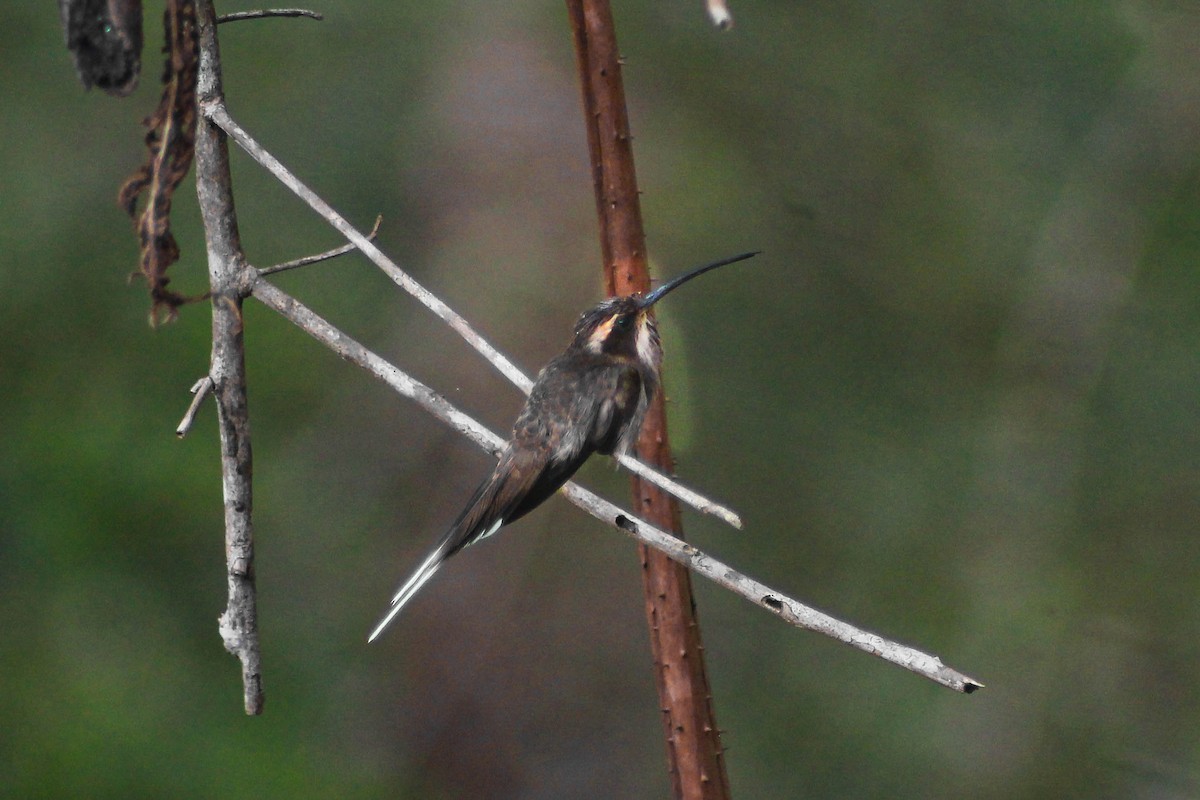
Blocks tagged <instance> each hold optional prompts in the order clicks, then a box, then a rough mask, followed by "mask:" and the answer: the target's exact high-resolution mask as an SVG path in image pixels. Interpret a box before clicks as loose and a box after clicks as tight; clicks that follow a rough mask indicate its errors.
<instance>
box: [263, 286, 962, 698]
mask: <svg viewBox="0 0 1200 800" xmlns="http://www.w3.org/2000/svg"><path fill="white" fill-rule="evenodd" d="M251 295H252V296H253V297H254V299H256V300H258V301H259V302H261V303H262V304H263V305H265V306H267V307H268V308H270V309H272V310H274V311H276V312H278V313H279V314H280V315H282V316H283V317H284V318H285V319H287V320H288V321H290V322H292V323H293V324H294V325H296V326H297V327H299V328H300V329H301V330H303V331H304V332H305V333H307V334H308V335H309V336H312V337H313V338H314V339H316V340H317V341H319V342H321V343H322V344H324V345H325V346H326V347H328V348H329V349H330V350H332V351H333V352H334V353H336V354H337V355H338V356H339V357H341V358H343V359H345V360H346V361H349V362H350V363H352V364H355V365H357V366H359V367H362V368H363V369H365V370H366V371H367V372H369V373H371V374H372V375H374V376H375V377H376V378H378V379H379V380H381V381H383V382H384V383H386V384H387V385H388V386H390V387H392V388H393V389H394V390H395V391H397V392H398V393H400V394H402V395H404V396H405V397H407V398H409V399H410V400H413V401H415V402H416V403H417V404H418V405H420V406H421V407H422V408H423V409H425V410H426V411H428V412H429V413H430V414H432V415H433V416H434V417H436V418H437V419H438V420H440V421H441V422H443V423H445V424H446V425H449V426H450V427H451V428H453V429H454V430H455V431H457V432H458V433H461V434H462V435H463V436H465V437H466V438H467V439H469V440H471V441H472V442H474V443H475V444H476V445H478V446H479V447H481V448H483V449H484V450H486V451H488V452H490V453H492V454H493V455H495V454H498V453H499V452H500V450H501V449H502V448H503V447H504V439H502V438H501V437H500V436H498V435H497V434H495V433H493V432H492V431H490V430H488V429H487V428H486V427H484V426H483V425H481V424H480V423H478V422H476V421H475V420H474V419H472V418H471V417H470V416H468V415H467V414H464V413H463V412H462V411H459V410H458V409H457V408H455V407H454V405H453V404H451V403H450V402H449V401H448V400H446V398H444V397H442V396H441V395H440V394H438V393H437V392H435V391H433V390H432V389H430V388H429V387H428V386H426V385H425V384H423V383H421V382H420V381H418V380H416V379H415V378H412V377H410V376H409V375H407V374H406V373H405V372H403V371H402V370H400V369H399V368H398V367H396V366H394V365H393V364H391V363H389V362H388V361H387V360H385V359H384V358H382V357H381V356H379V355H377V354H376V353H374V352H372V351H370V350H368V349H367V348H366V347H364V346H363V345H361V344H360V343H359V342H357V341H355V340H354V339H353V338H351V337H350V336H348V335H346V334H345V333H343V332H342V331H341V330H339V329H338V328H336V327H335V326H334V325H333V324H331V323H330V322H329V321H328V320H326V319H324V318H323V317H321V316H320V315H318V314H317V313H316V312H314V311H312V310H311V309H310V308H308V307H307V306H305V305H304V304H303V303H301V302H300V301H299V300H296V299H295V298H293V297H291V296H290V295H288V294H287V293H286V292H284V291H283V290H281V289H279V288H278V287H276V286H275V285H273V284H271V283H269V282H267V281H266V280H263V279H261V278H259V279H258V280H256V281H255V282H254V287H253V289H252V290H251ZM563 494H564V495H565V496H566V498H567V499H568V500H570V501H571V502H572V503H574V504H575V505H576V506H578V507H580V508H582V509H583V510H584V511H587V512H588V513H589V514H591V515H592V516H594V517H596V518H597V519H599V520H601V521H602V522H606V523H608V524H609V525H612V526H613V527H616V528H620V529H621V530H623V531H625V532H626V533H628V534H629V535H631V536H633V537H634V538H635V539H637V540H638V541H640V542H642V543H643V544H646V545H648V546H650V547H653V548H655V549H657V550H659V551H661V552H663V553H664V554H666V555H667V556H669V557H670V558H672V559H674V560H675V561H678V562H679V563H681V564H683V565H684V566H686V567H688V568H690V569H692V570H693V571H695V572H697V573H698V574H700V575H703V576H704V577H706V578H708V579H710V580H712V581H714V582H716V583H717V584H719V585H720V586H723V587H725V588H726V589H729V590H730V591H732V592H734V593H736V594H739V595H741V596H742V597H744V598H746V599H747V600H749V601H750V602H752V603H754V604H755V605H758V606H761V607H762V608H765V609H767V610H768V611H770V612H772V613H774V614H775V615H776V616H778V617H779V618H780V619H782V620H784V621H785V622H788V623H790V624H792V625H795V626H796V627H798V628H804V629H806V630H811V631H815V632H817V633H822V634H824V635H826V636H831V637H833V638H834V639H837V640H838V641H841V642H844V643H846V644H849V645H850V646H852V647H857V648H858V649H860V650H863V651H865V652H868V653H870V654H872V655H875V656H878V657H879V658H882V659H884V660H885V661H890V662H891V663H893V664H896V665H898V666H901V667H904V668H905V669H907V670H910V671H912V672H915V673H916V674H918V675H921V676H923V677H925V678H928V679H929V680H932V681H935V682H936V683H940V684H942V685H943V686H948V687H950V688H951V689H954V690H956V691H959V692H964V693H970V692H973V691H974V690H975V689H978V688H980V687H981V686H982V685H983V684H981V683H979V682H978V681H976V680H974V679H973V678H969V677H967V676H966V675H963V674H962V673H960V672H958V671H957V670H954V669H951V668H949V667H947V666H945V665H944V664H942V662H941V660H940V659H939V658H937V657H936V656H932V655H929V654H927V653H923V652H921V651H919V650H915V649H913V648H911V647H907V646H905V645H902V644H898V643H896V642H893V641H890V640H888V639H884V638H883V637H881V636H878V635H876V634H873V633H869V632H867V631H864V630H861V629H859V628H856V627H854V626H853V625H850V624H849V623H846V622H842V621H840V620H837V619H834V618H833V617H830V616H829V615H827V614H824V613H822V612H820V611H817V610H816V609H813V608H809V607H808V606H806V605H804V604H803V603H801V602H799V601H797V600H793V599H792V598H790V597H787V596H786V595H784V594H782V593H780V592H777V591H775V590H774V589H772V588H770V587H768V586H765V585H763V584H761V583H759V582H758V581H756V580H754V579H753V578H749V577H747V576H745V575H743V574H741V573H740V572H738V571H737V570H735V569H733V568H732V567H729V566H727V565H726V564H723V563H721V562H720V561H718V560H716V559H715V558H713V557H711V556H709V555H707V554H705V553H703V552H701V551H700V550H698V549H697V548H695V547H693V546H692V545H690V544H687V543H686V542H683V541H681V540H679V539H677V538H675V537H674V536H672V535H670V534H669V533H667V532H665V531H663V530H661V529H659V528H657V527H655V526H653V525H651V524H649V523H647V522H643V521H642V520H640V519H638V518H636V517H635V516H634V515H633V514H632V513H630V512H627V511H624V510H622V509H620V508H618V507H617V506H615V505H613V504H612V503H609V502H608V501H606V500H604V499H602V498H600V497H598V496H597V495H595V494H594V493H592V492H590V491H588V490H587V489H585V488H583V487H582V486H580V485H578V484H576V483H568V484H567V485H566V486H565V487H564V489H563Z"/></svg>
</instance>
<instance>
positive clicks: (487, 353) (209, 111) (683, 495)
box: [200, 101, 742, 528]
mask: <svg viewBox="0 0 1200 800" xmlns="http://www.w3.org/2000/svg"><path fill="white" fill-rule="evenodd" d="M200 110H201V113H202V114H203V115H204V116H205V117H207V118H208V119H210V120H212V122H213V123H214V124H216V125H217V126H218V127H220V128H221V130H223V131H225V132H226V133H227V134H228V135H229V138H231V139H233V140H234V141H235V142H237V144H238V145H239V146H240V147H241V148H242V149H243V150H245V151H246V152H247V153H248V154H249V155H250V157H251V158H253V159H254V160H255V161H257V162H258V163H259V164H261V165H262V166H263V167H264V168H265V169H266V170H267V171H268V172H270V173H271V174H272V175H274V176H275V177H276V178H277V179H278V180H279V181H280V182H281V183H282V184H283V185H284V186H287V187H288V188H289V189H291V190H292V192H294V193H295V194H296V196H297V197H299V198H300V199H301V200H303V201H304V202H305V203H307V204H308V205H309V207H310V208H312V209H313V210H314V211H316V212H317V213H318V214H319V215H321V217H322V218H324V219H325V221H326V222H328V223H329V224H330V225H332V226H333V227H334V228H336V229H337V230H338V231H340V232H341V234H342V235H343V236H345V237H346V238H347V239H349V240H350V241H351V242H353V243H354V245H355V246H356V247H358V249H359V250H361V251H362V252H363V254H365V255H366V256H367V258H369V259H371V261H372V262H374V263H375V265H376V266H377V267H379V268H380V269H382V270H383V271H384V273H385V274H386V275H387V276H388V277H390V278H391V279H392V280H393V281H394V282H395V283H396V284H397V285H398V286H400V288H402V289H404V290H405V291H406V292H408V293H409V294H411V295H412V296H413V297H415V298H416V299H417V300H419V301H420V302H421V304H422V305H424V306H425V307H426V308H428V309H429V310H430V311H432V312H433V313H434V314H436V315H437V316H438V317H439V318H440V319H441V320H442V321H444V322H445V323H446V324H447V325H449V326H450V327H451V328H453V329H454V330H455V331H456V332H457V333H458V334H459V335H460V336H462V337H463V339H465V340H466V341H467V343H468V344H470V345H471V346H472V347H473V348H475V350H477V351H478V352H479V353H480V354H481V355H482V356H483V357H484V358H485V359H487V360H488V362H489V363H491V365H492V366H493V367H495V368H496V369H497V370H498V371H499V372H500V373H501V374H502V375H504V377H506V378H508V379H509V380H510V381H512V382H513V383H514V384H516V386H517V388H519V389H520V390H521V391H522V392H524V393H525V394H529V390H530V389H531V388H532V387H533V381H531V380H530V379H529V378H528V377H526V375H525V373H523V372H522V371H521V370H520V369H518V368H517V366H516V365H515V364H513V363H512V361H510V360H509V359H508V358H507V357H506V356H504V355H503V354H502V353H501V352H500V351H499V350H497V349H496V348H495V347H493V346H492V345H491V344H490V343H489V342H488V341H487V340H486V339H484V338H483V337H482V336H480V335H479V333H478V332H477V331H476V330H475V329H474V328H472V327H471V324H470V323H469V322H467V320H466V319H464V318H463V317H462V316H461V315H459V314H458V312H456V311H455V310H454V309H452V308H450V306H448V305H446V304H445V303H444V302H443V301H442V300H441V298H439V297H437V296H436V295H434V294H432V293H431V292H430V291H429V290H428V289H426V288H425V287H423V286H422V285H421V284H419V283H417V281H415V280H414V279H413V278H412V277H411V276H410V275H409V274H408V273H406V272H405V271H404V270H402V269H400V267H398V266H397V265H396V263H395V262H394V261H392V260H391V259H390V258H388V257H387V256H386V255H384V254H383V252H382V251H381V250H380V249H379V248H378V247H376V246H375V244H374V243H373V242H371V241H369V240H368V239H367V237H366V236H364V235H363V234H362V233H361V232H359V231H358V230H357V229H356V228H355V227H354V226H353V225H351V224H350V222H349V221H347V220H346V219H345V217H343V216H342V215H340V214H338V213H337V212H336V211H334V210H333V208H332V207H331V206H330V205H329V204H328V203H326V202H325V201H324V200H323V199H321V198H320V197H319V196H318V195H317V194H316V193H315V192H313V190H312V189H309V188H308V187H307V186H306V185H304V183H302V182H301V181H300V179H299V178H297V177H296V176H295V175H294V174H293V173H292V172H291V171H290V170H289V169H288V168H287V167H285V166H284V165H283V164H281V163H280V162H279V160H278V159H277V158H275V156H273V155H271V154H270V153H269V152H267V150H266V149H265V148H263V146H262V145H260V144H259V143H258V142H257V141H255V140H254V139H253V138H252V137H251V136H250V134H248V133H246V131H245V130H244V129H243V128H242V127H241V126H240V125H238V124H237V123H236V122H235V121H234V120H233V118H232V117H230V116H229V111H228V110H227V109H226V108H225V106H224V104H223V103H220V102H215V101H214V102H206V103H201V106H200ZM618 461H619V462H620V464H621V465H622V466H624V467H626V468H627V469H629V470H631V471H633V472H635V473H636V474H637V475H638V476H639V477H641V478H643V479H645V480H647V481H649V482H650V483H653V484H654V485H655V486H658V487H659V488H661V489H662V490H663V491H666V492H669V493H670V494H673V495H675V496H676V497H678V498H679V499H680V500H682V501H683V502H685V503H687V504H688V505H690V506H692V507H693V508H695V509H696V510H698V511H700V512H702V513H705V514H711V515H712V516H715V517H717V518H718V519H720V520H722V521H723V522H725V523H726V524H728V525H731V526H733V527H735V528H741V527H742V521H741V518H740V517H739V516H738V515H737V514H736V513H735V512H734V511H732V510H730V509H728V508H726V507H725V506H722V505H721V504H719V503H717V502H715V501H713V500H709V499H707V498H704V497H702V496H701V495H699V494H697V493H696V492H694V491H692V490H690V489H687V488H686V487H684V486H682V485H681V484H679V483H678V482H677V481H674V480H672V479H671V478H669V477H667V476H666V475H663V474H662V473H661V472H658V471H657V470H655V469H654V468H653V467H650V466H647V465H646V464H642V463H641V462H639V461H637V459H634V458H630V457H628V456H622V457H621V458H620V459H618Z"/></svg>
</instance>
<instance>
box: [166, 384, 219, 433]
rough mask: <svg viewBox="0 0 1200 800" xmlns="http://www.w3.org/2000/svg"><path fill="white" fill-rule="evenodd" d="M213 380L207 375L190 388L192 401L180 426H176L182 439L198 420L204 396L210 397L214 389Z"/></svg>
mask: <svg viewBox="0 0 1200 800" xmlns="http://www.w3.org/2000/svg"><path fill="white" fill-rule="evenodd" d="M212 388H213V380H212V378H211V377H210V376H208V375H205V376H204V377H203V378H201V379H200V380H198V381H196V383H195V384H193V385H192V388H191V389H189V390H188V391H190V392H191V393H192V402H191V403H190V404H189V405H188V409H187V412H185V413H184V415H183V419H181V420H180V421H179V425H178V427H176V428H175V435H176V436H178V437H179V438H180V439H182V438H183V437H185V436H187V435H188V432H189V431H190V430H191V429H192V423H193V422H195V421H196V412H197V411H199V410H200V404H201V403H203V402H204V398H206V397H208V394H209V392H211V391H212Z"/></svg>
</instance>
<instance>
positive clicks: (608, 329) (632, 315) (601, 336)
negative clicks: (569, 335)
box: [572, 251, 758, 370]
mask: <svg viewBox="0 0 1200 800" xmlns="http://www.w3.org/2000/svg"><path fill="white" fill-rule="evenodd" d="M755 255H758V253H757V251H756V252H753V253H742V254H741V255H737V256H733V257H732V258H724V259H721V260H720V261H714V262H713V263H711V264H705V265H704V266H702V267H697V268H696V269H693V270H691V271H690V272H685V273H684V274H682V275H680V276H679V277H678V278H674V279H672V280H670V281H668V282H667V283H664V284H663V285H662V286H660V287H658V288H657V289H655V290H654V291H652V292H650V293H649V294H646V295H641V294H631V295H625V296H624V297H610V298H608V299H607V300H605V301H603V302H602V303H600V304H599V305H597V306H596V307H594V308H591V309H589V310H588V311H585V312H584V313H583V315H582V316H580V317H579V321H578V322H576V323H575V340H574V342H573V344H572V347H573V348H576V349H579V350H583V351H587V352H590V353H593V354H595V355H608V356H612V357H614V358H625V359H630V360H637V361H640V362H641V363H642V364H645V365H647V366H651V367H652V368H654V369H655V370H657V369H658V365H659V362H660V361H661V360H662V346H661V345H660V344H659V339H658V328H657V327H656V326H655V324H654V315H653V314H652V313H650V312H651V309H652V308H653V307H654V304H655V303H657V302H658V301H659V300H661V299H663V297H665V296H666V295H667V294H668V293H670V292H671V291H673V290H675V289H676V288H678V287H679V286H681V285H683V284H684V283H687V282H688V281H690V280H691V279H692V278H695V277H696V276H698V275H702V274H704V273H705V272H708V271H709V270H711V269H716V268H717V267H723V266H725V265H726V264H733V263H735V262H737V261H744V260H745V259H747V258H750V257H751V256H755Z"/></svg>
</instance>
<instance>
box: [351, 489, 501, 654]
mask: <svg viewBox="0 0 1200 800" xmlns="http://www.w3.org/2000/svg"><path fill="white" fill-rule="evenodd" d="M489 488H490V487H489V486H488V484H486V483H485V484H484V485H483V486H481V487H480V489H479V491H478V492H476V495H475V497H474V498H473V499H472V502H471V504H469V505H468V506H467V509H466V510H465V511H464V512H463V514H462V516H460V517H459V518H458V519H457V520H456V521H455V523H454V525H453V526H452V527H451V528H450V530H449V531H448V532H447V533H446V535H445V536H444V537H443V538H442V540H441V541H440V542H438V545H437V547H435V548H434V549H433V552H432V553H430V554H429V557H428V558H426V559H425V560H424V561H423V562H421V566H419V567H417V570H416V571H415V572H414V573H413V574H412V575H411V576H410V577H409V579H408V580H406V581H405V582H404V584H403V585H402V586H401V587H400V589H399V590H398V591H397V592H396V596H395V597H393V598H392V606H391V608H389V609H388V611H387V613H386V614H384V615H383V619H382V620H380V621H379V624H378V625H376V626H375V629H374V630H373V631H371V635H370V636H368V637H367V643H368V644H369V643H371V642H373V641H375V639H376V638H377V637H378V636H379V634H381V633H383V630H384V628H386V627H387V626H388V625H390V624H391V622H392V620H393V619H395V618H396V615H397V614H399V613H400V609H402V608H404V606H405V605H407V604H408V601H409V600H411V599H412V598H413V596H414V595H415V594H416V593H417V592H419V591H420V590H421V587H422V586H424V585H425V584H426V583H427V582H428V581H429V579H430V578H432V577H433V574H434V573H435V572H437V571H438V570H439V569H440V568H441V566H442V564H444V563H446V559H448V558H450V556H452V555H454V554H455V553H457V552H458V551H459V550H461V549H463V548H464V547H466V546H467V545H469V544H472V543H473V542H477V541H479V540H480V539H482V538H484V537H485V536H491V535H492V534H493V533H495V532H496V531H497V530H499V528H500V526H501V525H503V524H504V519H503V518H499V519H491V518H490V517H491V515H490V514H486V511H487V509H488V504H487V503H486V502H485V501H486V500H487V499H488V498H487V497H486V496H485V495H486V492H487V490H488V489H489ZM481 512H483V513H481ZM485 526H486V527H485Z"/></svg>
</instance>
